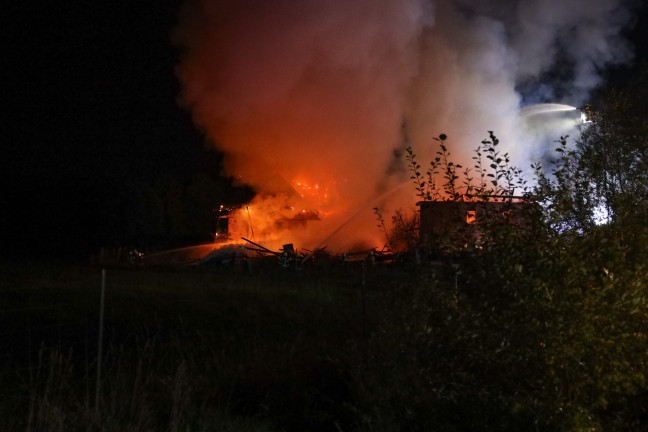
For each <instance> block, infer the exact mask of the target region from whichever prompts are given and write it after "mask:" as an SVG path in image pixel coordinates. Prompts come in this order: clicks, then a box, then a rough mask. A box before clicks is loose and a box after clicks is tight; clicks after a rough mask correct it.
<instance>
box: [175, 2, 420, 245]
mask: <svg viewBox="0 0 648 432" xmlns="http://www.w3.org/2000/svg"><path fill="white" fill-rule="evenodd" d="M421 13H422V11H421V10H420V8H419V7H417V6H416V5H415V3H413V4H412V7H403V6H402V4H401V0H357V1H353V2H345V3H344V7H343V8H340V4H339V3H338V2H322V1H319V0H303V1H298V2H296V1H288V0H279V1H276V2H274V1H273V2H266V1H260V0H242V1H236V2H227V1H218V0H216V1H208V0H204V1H195V2H192V3H190V5H189V6H188V7H187V8H186V10H185V12H184V15H183V17H182V22H183V24H182V25H181V27H180V29H179V31H178V33H177V35H176V36H177V38H178V40H179V41H180V43H181V44H182V45H184V46H185V47H186V49H187V51H186V55H185V57H184V59H183V61H182V64H181V66H180V67H179V70H178V72H179V76H180V78H181V80H182V83H183V97H184V101H185V102H186V103H187V105H189V106H190V107H191V110H192V112H193V114H194V118H195V121H196V122H197V123H198V124H200V125H201V126H202V127H203V128H204V129H205V131H206V133H207V135H208V136H209V137H210V138H211V139H212V141H213V142H214V143H215V144H216V145H217V146H218V147H219V149H221V150H222V151H223V152H224V153H225V169H226V171H227V173H229V174H231V175H233V176H235V177H236V178H237V179H238V180H239V181H240V182H241V183H244V184H247V185H250V186H252V187H253V188H255V190H256V191H257V192H259V197H258V198H257V199H255V200H254V201H253V202H252V203H251V208H252V209H258V210H260V209H264V210H266V211H268V212H269V214H272V215H275V216H276V215H277V214H279V213H281V212H284V211H285V209H287V208H295V209H298V210H299V211H301V210H306V211H315V212H318V213H319V214H320V215H321V216H322V217H324V219H325V220H323V221H322V222H321V223H317V224H316V223H313V224H311V225H312V227H313V228H312V229H309V231H310V232H309V233H308V234H306V233H304V234H303V237H304V238H303V239H301V241H303V243H302V245H304V246H310V247H313V246H315V245H317V244H318V243H319V242H321V241H323V240H325V239H326V237H327V236H328V234H329V233H330V232H332V231H333V230H335V228H336V227H337V226H338V225H339V224H341V223H343V222H345V221H346V219H348V218H349V217H350V216H351V215H352V214H353V213H354V212H356V211H357V210H358V208H360V207H362V206H364V207H366V210H367V211H366V216H367V217H368V218H370V220H369V221H367V220H366V219H365V220H364V222H362V223H359V222H358V223H359V225H358V227H357V229H355V230H354V237H355V240H354V241H357V240H358V239H363V238H364V240H365V241H371V242H373V241H374V238H375V237H376V234H375V233H376V232H377V229H376V226H375V225H376V224H375V221H374V220H373V219H372V218H373V215H372V211H371V209H372V207H373V205H371V203H370V202H369V201H370V200H371V199H372V197H375V196H376V195H377V194H379V193H381V192H383V190H380V189H379V186H380V187H383V188H384V187H388V186H389V184H390V181H391V182H394V181H401V179H389V178H387V177H388V175H387V170H388V167H389V165H390V159H391V158H393V156H392V155H393V152H394V149H395V148H397V147H398V146H399V145H401V136H400V127H401V124H402V121H403V111H404V105H405V98H406V94H407V91H406V89H407V86H408V84H409V82H410V80H411V77H412V75H413V74H414V73H415V71H416V58H415V49H413V47H414V46H415V45H416V37H417V34H418V29H419V27H420V26H419V25H418V24H417V23H418V21H419V16H420V14H421ZM412 202H413V201H412ZM253 211H254V210H253ZM259 213H260V211H254V214H256V215H258V214H259ZM269 218H270V219H271V218H272V217H271V216H269ZM256 225H258V226H259V227H261V226H263V230H264V231H267V229H269V227H270V226H271V225H272V223H271V221H265V220H262V218H261V217H258V220H257V221H254V220H253V227H254V229H255V231H257V230H258V231H259V232H261V230H262V229H261V228H257V226H256ZM290 235H291V236H293V235H295V234H294V233H291V234H290ZM347 238H348V236H347ZM287 240H290V242H293V241H295V240H293V238H292V237H291V238H289V239H287ZM338 240H339V239H338ZM332 241H334V240H332ZM341 242H342V243H343V242H344V241H341ZM338 244H339V243H338ZM300 246H301V245H300ZM329 246H331V244H329ZM340 246H342V245H340Z"/></svg>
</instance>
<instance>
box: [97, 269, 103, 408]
mask: <svg viewBox="0 0 648 432" xmlns="http://www.w3.org/2000/svg"><path fill="white" fill-rule="evenodd" d="M105 297H106V269H102V270H101V301H100V303H99V341H98V344H99V347H98V350H97V351H98V354H97V385H96V391H95V412H96V413H97V414H99V394H100V390H101V361H102V357H103V323H104V299H105Z"/></svg>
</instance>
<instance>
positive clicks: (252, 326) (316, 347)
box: [0, 263, 394, 431]
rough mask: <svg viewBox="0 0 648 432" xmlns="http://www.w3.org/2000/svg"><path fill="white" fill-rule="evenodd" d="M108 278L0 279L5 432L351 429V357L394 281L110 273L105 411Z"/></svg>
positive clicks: (75, 269)
mask: <svg viewBox="0 0 648 432" xmlns="http://www.w3.org/2000/svg"><path fill="white" fill-rule="evenodd" d="M101 270H102V269H101V268H99V267H95V266H78V265H44V264H25V263H4V264H3V265H2V266H1V267H0V272H1V275H2V278H1V279H0V333H2V340H1V346H2V352H1V353H0V355H1V356H2V357H0V380H1V384H2V389H0V413H10V415H9V414H8V415H4V416H2V418H3V419H4V420H3V423H2V424H1V425H0V426H2V430H76V429H78V430H134V431H135V430H138V431H139V430H192V431H193V430H195V431H200V430H212V429H213V428H218V429H221V430H228V428H230V429H229V430H285V431H293V430H294V431H297V430H322V431H328V430H331V431H338V430H353V429H354V425H355V424H356V422H357V418H355V411H354V401H353V396H352V392H351V390H350V386H351V380H352V377H351V376H350V370H351V366H350V365H349V361H352V360H350V358H351V357H350V356H349V355H348V351H349V349H350V347H351V345H354V344H355V343H356V342H357V341H359V340H362V339H363V338H364V337H365V335H366V332H367V329H368V328H369V327H370V325H371V324H370V321H371V319H369V318H368V317H369V316H370V315H371V314H370V313H369V312H368V309H371V293H373V292H375V291H376V290H377V289H379V287H384V286H386V279H385V278H386V275H387V274H390V275H391V276H390V277H394V274H393V272H389V273H385V272H383V271H382V270H381V269H367V268H366V267H363V266H361V265H360V264H357V265H355V264H346V265H344V266H341V267H339V268H336V269H334V270H335V271H330V269H327V270H317V269H316V270H313V269H305V270H296V269H283V268H280V267H278V266H277V267H274V266H265V267H264V268H258V269H254V273H252V274H250V273H249V272H248V271H246V270H245V269H241V268H214V269H201V268H183V269H178V268H157V269H150V268H149V269H145V268H117V267H116V268H108V269H106V295H105V320H104V356H103V358H102V367H103V380H102V385H101V392H100V394H101V400H100V404H99V407H96V406H95V400H94V392H95V385H96V367H97V343H98V327H99V300H100V288H101ZM380 289H382V288H380ZM57 385H58V387H57ZM55 388H57V389H58V390H57V391H54V389H55ZM71 422H73V423H74V424H75V425H76V426H75V428H74V429H69V424H70V423H71ZM63 424H65V425H68V426H66V427H63V426H61V425H63Z"/></svg>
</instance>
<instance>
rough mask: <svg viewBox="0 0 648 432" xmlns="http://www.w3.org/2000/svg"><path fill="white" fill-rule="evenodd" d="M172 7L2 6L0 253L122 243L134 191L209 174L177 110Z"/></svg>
mask: <svg viewBox="0 0 648 432" xmlns="http://www.w3.org/2000/svg"><path fill="white" fill-rule="evenodd" d="M180 3H181V2H180V1H166V2H165V1H162V2H160V1H139V2H127V1H122V2H120V1H117V2H108V3H96V2H68V3H65V4H57V3H51V2H45V3H43V2H32V1H27V2H14V3H13V4H12V5H10V6H9V10H8V11H7V10H6V9H5V11H4V12H3V18H2V20H3V21H4V22H3V23H2V25H3V28H4V32H3V33H5V34H8V35H9V36H10V39H9V40H8V41H7V40H5V44H7V48H8V50H5V58H4V61H3V66H4V67H3V69H4V72H5V74H6V76H5V77H4V79H3V81H4V88H5V91H4V92H3V99H4V101H3V102H4V106H5V107H6V108H7V109H6V110H5V113H8V115H7V114H4V115H3V116H4V121H3V128H2V129H3V133H2V135H3V149H4V152H3V153H4V155H3V158H2V160H3V162H2V173H3V174H2V177H3V181H2V183H3V185H2V187H3V201H4V202H3V205H2V208H3V213H4V216H3V219H4V221H5V222H4V223H3V226H2V236H3V239H4V241H3V243H4V244H5V247H7V250H6V251H7V252H8V254H12V253H14V252H16V253H18V252H19V251H23V250H25V249H27V250H29V251H31V250H34V249H38V250H40V251H44V252H45V253H47V254H50V253H54V254H56V253H57V252H59V251H60V252H61V253H70V252H72V253H74V251H75V249H77V248H78V250H79V251H82V253H86V252H87V251H88V250H90V249H92V248H95V247H97V246H99V245H101V244H111V243H119V242H120V241H126V240H130V239H129V237H132V236H133V231H136V228H130V229H127V228H125V226H126V225H128V224H129V223H130V224H132V221H131V219H134V218H137V217H138V215H137V214H131V212H132V211H133V208H134V207H135V206H134V205H133V202H134V201H137V200H138V199H140V198H141V196H140V191H141V189H142V187H143V186H145V185H150V186H151V187H158V188H160V189H165V190H166V189H169V190H172V189H173V188H174V187H176V189H179V188H183V187H185V186H186V185H187V184H188V183H189V182H191V178H192V176H194V175H195V174H196V173H198V172H203V173H204V172H210V173H211V174H212V175H213V176H214V177H218V174H219V169H220V168H219V164H218V162H219V161H218V156H217V155H216V154H214V153H209V152H205V151H204V148H205V145H204V141H205V140H204V138H203V137H202V135H201V134H200V133H199V132H197V131H196V129H195V127H194V126H193V125H192V122H191V117H190V114H189V112H188V111H186V110H185V109H183V108H181V107H180V106H179V104H178V102H177V99H178V94H179V84H178V81H177V79H176V77H175V74H174V67H175V65H176V63H177V52H176V50H175V48H174V47H173V45H172V43H171V40H170V33H171V30H172V28H173V27H174V25H175V22H176V14H177V11H178V9H179V7H180ZM7 12H8V13H7ZM7 51H8V56H7ZM158 185H160V186H158ZM161 193H163V192H161ZM215 199H216V200H217V199H219V197H215ZM144 231H146V230H144ZM160 231H162V232H160ZM166 231H167V232H170V231H172V230H166ZM176 231H180V232H183V231H184V233H185V234H186V231H187V230H186V229H185V230H176ZM203 231H204V230H203ZM111 234H114V236H115V237H114V238H112V239H111V237H112V235H111ZM163 234H165V232H164V230H157V231H155V232H153V235H163ZM171 234H177V233H171Z"/></svg>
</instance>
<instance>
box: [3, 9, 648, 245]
mask: <svg viewBox="0 0 648 432" xmlns="http://www.w3.org/2000/svg"><path fill="white" fill-rule="evenodd" d="M181 3H182V2H181V1H180V0H158V1H153V0H139V1H123V0H116V1H111V2H91V1H85V2H84V1H76V2H41V1H39V2H37V1H33V0H23V1H20V2H11V3H10V4H9V5H5V6H4V8H3V12H2V17H1V18H0V20H1V21H0V23H1V25H2V28H3V35H5V38H4V41H3V42H2V44H3V50H2V53H3V74H2V82H3V88H4V91H3V104H2V105H3V106H4V110H3V111H4V112H5V114H3V121H2V130H1V131H2V142H3V146H2V148H3V156H2V158H1V159H2V162H1V167H0V168H1V169H2V179H3V180H2V189H1V190H2V199H3V205H2V208H3V218H2V220H4V223H3V224H2V228H1V231H0V233H1V234H2V238H3V243H4V244H5V245H10V246H11V247H14V246H15V247H16V248H21V247H23V246H25V245H26V244H27V243H30V244H33V242H36V243H50V245H51V244H52V243H55V242H59V241H61V242H63V243H65V242H67V243H68V244H69V245H75V244H78V243H83V244H84V245H85V247H95V246H96V245H97V244H100V243H101V242H102V241H105V240H106V238H107V237H108V236H110V230H111V229H116V232H117V231H120V228H119V226H120V224H121V225H123V221H122V219H120V218H124V217H125V214H127V213H128V212H126V213H124V211H123V209H120V208H119V207H120V206H122V207H128V206H131V207H132V202H133V200H137V199H139V198H138V193H139V190H140V189H142V187H143V185H147V184H159V183H164V182H167V183H168V182H172V183H173V182H176V183H178V184H180V185H183V184H184V185H186V184H187V182H189V181H190V179H191V176H192V175H193V174H195V173H196V172H197V171H201V170H202V171H205V170H207V171H209V170H211V171H213V172H212V174H214V175H217V174H218V172H217V171H218V169H219V167H218V157H217V156H214V155H209V154H207V153H205V152H204V151H203V149H204V144H203V141H204V138H203V137H202V136H201V134H200V133H199V132H197V131H196V130H195V128H194V126H193V125H192V122H191V118H190V115H189V113H188V112H187V111H186V110H184V109H183V108H181V107H180V106H179V105H178V103H177V98H178V93H179V84H178V81H177V79H176V77H175V75H174V67H175V65H176V64H177V62H178V53H177V52H176V50H175V48H174V47H173V45H172V43H171V40H170V33H171V30H172V29H173V27H174V26H175V23H176V16H177V12H178V9H179V8H180V5H181ZM645 15H646V14H644V15H643V17H642V18H641V21H640V27H641V28H643V30H637V31H635V32H634V33H633V34H632V35H633V38H634V40H635V43H637V44H638V45H639V49H638V54H639V57H640V58H643V59H645V58H648V53H647V52H646V46H647V44H646V43H645V41H644V40H643V39H645V27H646V19H645ZM642 41H643V42H644V43H641V42H642ZM614 76H622V74H617V75H614ZM120 212H121V213H120ZM96 233H99V234H96ZM122 234H124V233H122ZM83 237H93V238H94V240H93V241H92V242H89V243H88V242H85V243H84V242H82V241H81V240H80V238H83ZM62 239H64V240H65V241H62ZM12 245H13V246H12ZM11 247H8V246H6V247H5V253H6V252H7V251H8V250H9V251H11ZM23 248H24V247H23ZM54 249H56V248H55V247H49V248H48V250H54ZM9 253H10V252H9Z"/></svg>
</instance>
